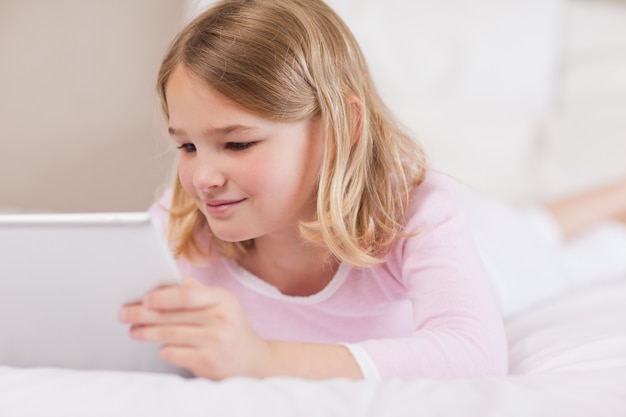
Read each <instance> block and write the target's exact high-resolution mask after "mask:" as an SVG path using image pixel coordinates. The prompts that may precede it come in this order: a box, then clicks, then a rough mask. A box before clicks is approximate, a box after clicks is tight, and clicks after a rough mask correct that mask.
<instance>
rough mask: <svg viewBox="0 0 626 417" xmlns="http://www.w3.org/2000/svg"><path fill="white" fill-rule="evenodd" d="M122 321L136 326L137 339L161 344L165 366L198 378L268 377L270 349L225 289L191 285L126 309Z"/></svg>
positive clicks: (166, 289) (166, 290)
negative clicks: (267, 367) (189, 372)
mask: <svg viewBox="0 0 626 417" xmlns="http://www.w3.org/2000/svg"><path fill="white" fill-rule="evenodd" d="M119 318H120V321H121V322H123V323H129V324H131V328H130V334H131V337H133V338H134V339H138V340H146V341H154V342H159V343H161V344H162V345H163V346H162V348H161V351H160V356H161V358H162V359H163V360H165V361H167V362H170V363H172V364H174V365H177V366H181V367H183V368H186V369H189V370H190V371H191V372H192V373H193V374H194V375H196V376H201V377H206V378H211V379H223V378H226V377H230V376H253V377H262V376H265V373H266V372H265V369H264V367H265V366H266V365H267V364H268V362H269V359H270V356H271V355H270V343H268V342H266V341H265V340H263V339H261V338H260V337H259V336H258V335H257V334H256V333H255V332H254V331H253V330H252V328H251V327H250V325H249V323H248V321H247V319H246V317H245V314H244V312H243V310H242V308H241V305H240V304H239V301H238V300H237V298H236V297H235V295H234V294H232V293H231V292H230V291H228V290H225V289H223V288H218V287H207V286H204V285H202V284H200V283H198V282H196V281H194V280H192V279H186V280H185V282H184V284H183V285H181V286H171V287H163V288H159V289H157V290H154V291H152V292H151V293H149V294H148V295H147V296H146V297H145V298H144V300H143V302H141V303H137V304H132V305H128V306H125V307H124V308H122V310H121V311H120V315H119Z"/></svg>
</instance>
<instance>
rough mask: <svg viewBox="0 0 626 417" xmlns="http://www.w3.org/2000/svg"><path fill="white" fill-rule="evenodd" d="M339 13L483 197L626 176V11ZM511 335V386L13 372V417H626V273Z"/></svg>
mask: <svg viewBox="0 0 626 417" xmlns="http://www.w3.org/2000/svg"><path fill="white" fill-rule="evenodd" d="M205 3H206V2H203V1H201V2H197V1H190V2H188V16H191V15H193V14H195V13H197V10H198V9H199V8H201V7H203V6H204V5H205ZM329 3H330V4H331V5H333V6H334V7H335V8H336V9H337V10H338V11H339V12H340V14H342V15H343V16H344V17H345V19H346V21H347V22H348V23H349V24H350V25H351V26H352V27H353V29H354V31H355V33H356V35H357V37H358V38H360V40H361V42H362V44H363V46H364V49H365V52H366V55H367V56H368V59H369V60H370V62H371V63H372V69H373V73H374V75H375V77H376V78H377V80H378V81H379V84H380V86H381V92H382V94H383V95H384V96H385V98H386V99H387V100H388V102H389V103H390V106H391V107H392V108H393V109H394V110H395V111H396V112H397V113H398V115H399V116H400V118H401V119H402V120H403V121H404V122H405V124H406V125H407V126H408V127H409V128H410V129H412V130H414V131H415V132H416V133H417V134H418V136H419V137H420V139H421V140H422V141H423V142H424V144H425V146H426V147H427V148H428V149H429V151H430V152H431V154H432V155H434V156H435V157H436V159H437V160H438V161H439V162H440V163H441V164H443V165H444V166H445V167H446V168H448V169H449V170H450V171H451V172H452V173H453V174H454V175H456V176H458V177H459V178H463V179H464V182H465V183H466V184H467V185H468V187H469V188H471V189H472V191H474V192H476V191H478V192H480V193H485V194H489V195H491V196H494V197H497V198H499V199H502V200H505V201H507V202H510V203H516V204H517V203H519V204H525V203H529V202H533V201H537V200H538V199H545V198H555V197H558V196H559V195H562V194H566V193H569V192H573V191H575V190H577V189H582V188H584V187H587V186H590V185H593V184H595V183H601V182H603V181H607V180H610V179H611V178H616V177H618V176H624V175H626V166H625V164H624V163H623V159H624V155H626V141H625V140H624V137H626V122H625V121H626V94H625V93H624V92H625V91H626V89H625V88H624V87H625V84H624V78H623V76H622V75H620V74H624V71H626V61H624V57H626V5H624V3H623V2H622V3H621V4H620V3H619V2H610V1H605V2H599V1H598V2H594V1H584V0H579V1H571V2H567V1H564V0H517V1H512V2H502V1H498V0H471V1H467V0H456V1H455V0H449V1H445V2H443V1H439V2H437V1H426V0H415V1H413V2H406V1H403V0H386V1H384V2H382V1H377V0H333V1H329ZM450 10H456V11H457V13H450ZM398 31H402V33H403V34H406V33H409V34H411V37H410V39H411V41H412V43H411V45H412V46H411V48H412V51H413V52H414V54H411V55H408V54H403V52H404V51H406V50H407V48H408V44H404V43H399V42H397V39H399V36H400V34H399V32H398ZM407 31H408V32H407ZM467 33H472V34H473V35H472V36H468V35H467ZM394 37H395V38H394ZM394 48H395V49H394ZM399 68H401V70H399ZM391 74H393V75H391ZM398 79H402V80H404V83H400V84H398V83H397V81H398ZM511 80H515V82H511ZM407 83H408V84H407ZM407 86H408V87H407ZM415 97H419V99H415ZM592 141H593V146H589V144H590V143H592ZM581 160H582V161H584V162H585V163H584V164H581ZM493 172H498V174H499V175H497V176H494V175H493ZM624 256H625V257H626V253H625V254H624ZM597 267H598V270H600V269H601V267H602V265H598V266H597ZM500 290H502V289H500ZM505 327H506V333H507V337H508V342H509V359H510V372H509V375H508V376H506V377H497V378H484V379H475V380H451V381H435V380H415V381H404V382H402V381H394V380H391V381H349V380H342V379H336V380H328V381H305V380H301V379H295V378H271V379H266V380H255V379H247V378H232V379H229V380H226V381H223V382H213V381H208V380H201V379H184V378H181V377H178V376H175V375H165V374H141V373H125V372H110V371H75V370H64V369H43V368H34V369H16V368H11V367H1V366H0V416H1V417H22V416H63V417H71V416H81V417H84V416H153V417H158V416H172V415H176V416H196V415H197V416H244V415H245V416H248V415H255V416H272V417H281V416H335V415H349V416H404V415H406V416H419V415H428V416H430V415H437V416H465V417H467V416H555V415H558V416H561V415H562V416H570V417H575V416H594V417H595V416H607V417H608V416H610V417H616V416H626V274H624V275H623V276H618V277H614V278H612V279H610V280H607V279H603V280H598V281H597V282H593V281H592V282H588V283H586V284H585V285H583V286H578V287H577V288H573V287H572V288H563V289H562V290H561V291H559V292H558V293H556V294H550V296H549V297H547V296H546V297H543V298H541V299H540V300H539V299H537V300H535V302H533V303H529V304H528V305H527V306H526V307H525V308H520V309H518V310H516V311H515V313H514V314H507V315H506V317H505Z"/></svg>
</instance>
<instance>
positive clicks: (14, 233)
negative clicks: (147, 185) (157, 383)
mask: <svg viewBox="0 0 626 417" xmlns="http://www.w3.org/2000/svg"><path fill="white" fill-rule="evenodd" d="M0 256H1V259H2V260H1V261H0V335H1V336H0V365H7V366H17V367H63V368H73V369H111V370H127V371H149V372H150V371H152V372H176V373H180V372H179V370H178V369H176V368H175V367H172V366H171V365H168V364H166V363H165V362H163V361H161V360H160V358H158V349H159V346H158V345H156V344H152V343H146V342H139V341H135V340H132V339H131V338H130V337H129V335H128V327H127V326H126V325H124V324H121V323H119V321H118V320H117V314H118V312H119V309H120V307H121V306H122V305H124V304H125V303H129V302H133V301H137V300H140V299H141V298H142V297H143V296H144V295H145V294H146V293H147V292H148V291H150V290H152V289H154V288H156V287H158V286H162V285H172V284H177V283H178V282H180V278H179V272H178V270H177V268H176V264H175V262H174V260H173V258H172V255H171V252H170V250H169V248H168V245H167V243H166V241H165V237H164V235H163V232H162V231H161V230H160V229H159V227H158V226H157V225H156V224H155V223H154V221H153V220H152V219H151V218H150V216H149V215H148V214H147V213H106V214H28V215H0Z"/></svg>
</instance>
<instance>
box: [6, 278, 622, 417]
mask: <svg viewBox="0 0 626 417" xmlns="http://www.w3.org/2000/svg"><path fill="white" fill-rule="evenodd" d="M624 301H626V281H625V280H623V281H620V282H613V283H610V284H605V285H602V286H600V287H595V288H586V289H583V290H581V291H578V292H576V293H572V294H568V295H564V296H562V297H560V298H559V299H558V300H552V301H548V302H546V303H545V304H544V305H543V306H540V307H538V308H535V309H533V310H532V311H530V312H527V313H524V314H520V315H518V316H517V317H515V318H512V319H510V320H509V321H508V322H507V325H506V328H507V334H508V337H509V340H510V359H511V375H509V376H507V377H502V378H487V379H479V380H457V381H431V380H417V381H412V382H399V381H384V382H374V381H359V382H353V381H347V380H339V379H338V380H330V381H321V382H311V381H304V380H300V379H294V378H273V379H267V380H262V381H261V380H254V379H246V378H233V379H230V380H226V381H224V382H212V381H207V380H201V379H191V380H190V379H183V378H180V377H177V376H172V375H154V374H138V373H121V372H93V371H69V370H59V369H14V368H2V367H0V416H2V417H31V416H50V417H52V416H63V417H72V416H81V417H86V416H118V417H119V416H133V417H135V416H152V417H158V416H248V415H254V416H261V417H263V416H271V417H282V416H303V417H305V416H336V415H346V416H348V415H349V416H392V415H393V416H420V415H437V416H464V417H467V416H525V417H527V416H568V417H575V416H594V417H598V416H610V417H618V416H626V303H625V302H624Z"/></svg>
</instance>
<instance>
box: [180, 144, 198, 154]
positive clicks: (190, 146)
mask: <svg viewBox="0 0 626 417" xmlns="http://www.w3.org/2000/svg"><path fill="white" fill-rule="evenodd" d="M178 149H180V150H181V151H183V152H187V153H192V152H195V151H196V145H194V144H193V143H183V144H182V145H180V146H178Z"/></svg>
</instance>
